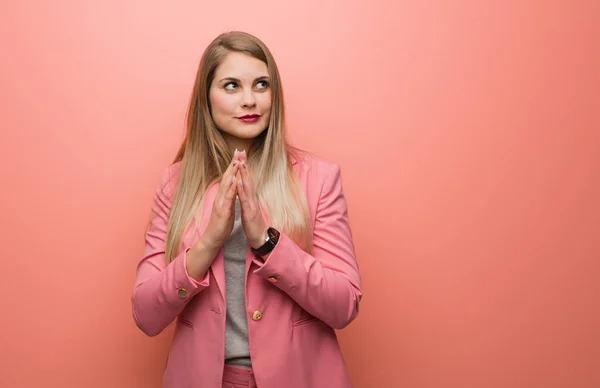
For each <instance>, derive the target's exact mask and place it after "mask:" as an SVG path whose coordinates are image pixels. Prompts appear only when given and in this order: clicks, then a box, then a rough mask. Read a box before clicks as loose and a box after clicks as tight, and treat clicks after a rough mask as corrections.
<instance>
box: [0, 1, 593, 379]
mask: <svg viewBox="0 0 600 388" xmlns="http://www.w3.org/2000/svg"><path fill="white" fill-rule="evenodd" d="M369 3H370V5H366V4H367V2H366V1H358V0H353V1H348V0H346V1H337V2H327V1H312V0H310V1H303V2H300V3H298V4H297V5H294V6H292V5H286V4H288V3H286V2H282V1H277V0H270V1H255V2H240V3H239V4H235V3H232V2H229V1H227V2H200V1H177V2H164V1H143V2H142V1H94V2H92V1H74V0H72V1H66V0H62V1H59V0H55V1H33V0H28V1H18V2H17V1H13V2H9V1H4V2H3V3H2V4H1V5H0V43H1V47H2V60H1V70H2V71H1V73H0V82H1V85H2V86H1V87H0V102H1V103H0V128H1V131H0V144H1V148H2V149H1V152H0V158H1V163H0V174H1V182H2V201H1V202H0V206H1V209H0V214H1V215H2V216H1V218H2V222H1V223H0V228H1V229H0V232H1V233H0V236H1V239H2V240H1V241H2V244H1V246H2V258H3V269H2V271H1V274H2V275H1V277H2V280H1V282H0V295H1V300H0V305H1V306H2V310H3V312H2V317H1V318H0V325H1V327H0V336H1V337H0V344H1V345H0V348H1V350H0V354H1V355H2V360H1V362H0V386H2V387H11V388H17V387H36V386H44V387H86V388H96V387H98V388H100V387H102V388H105V387H113V388H121V387H123V388H125V387H127V388H132V387H140V388H141V387H144V388H146V387H155V388H158V387H159V380H160V376H161V372H162V368H163V366H164V359H165V352H166V349H167V346H168V342H169V337H170V336H169V334H170V333H168V334H165V335H162V336H160V337H158V338H146V337H145V336H144V335H143V334H142V333H141V332H139V331H138V330H137V328H136V327H135V325H134V323H133V320H132V318H131V314H130V301H129V295H130V291H131V286H132V283H133V280H134V269H135V265H136V263H137V260H138V259H139V257H140V255H141V253H142V247H143V231H144V227H145V225H146V222H147V220H148V216H149V210H150V200H151V196H152V193H153V190H154V188H155V185H156V184H157V183H158V178H159V175H160V173H161V172H162V171H163V169H164V168H165V167H166V166H167V164H168V163H169V161H170V160H171V158H172V156H173V154H174V152H175V150H176V147H177V145H178V143H179V141H180V139H181V136H182V134H183V132H182V123H183V116H184V112H185V108H186V104H187V99H188V95H189V92H190V88H191V84H192V80H193V77H194V73H195V70H196V66H197V63H198V60H199V57H200V55H201V52H202V50H203V49H204V47H205V46H206V44H207V43H208V42H209V41H210V40H211V39H212V38H213V37H214V36H215V35H216V34H217V33H219V32H221V31H225V30H229V29H242V30H247V31H249V32H252V33H255V34H257V35H258V36H260V37H261V38H262V39H263V40H264V41H265V42H266V43H267V44H268V45H269V46H270V47H271V48H272V51H273V53H274V54H275V56H276V58H277V60H278V62H279V65H280V68H281V73H282V76H283V77H284V85H285V92H286V98H287V104H288V105H287V107H288V112H289V124H290V130H291V132H290V135H291V138H292V140H294V141H295V142H296V144H298V145H300V146H302V147H304V148H307V149H309V150H312V151H314V152H315V153H317V154H318V155H321V156H323V157H326V158H328V159H331V160H334V161H337V162H339V163H340V164H341V165H342V168H343V176H344V182H345V188H346V191H347V196H348V201H349V205H350V217H351V221H352V224H353V229H354V234H355V236H356V246H357V252H358V255H359V260H360V265H361V270H362V273H363V278H364V293H365V297H364V299H363V304H362V309H361V313H360V315H359V318H358V319H357V321H355V322H354V323H353V324H352V325H351V326H350V327H349V328H347V329H346V330H344V331H342V332H341V333H340V340H341V342H342V346H343V349H344V352H345V355H346V357H347V361H348V365H349V368H350V370H351V374H352V378H353V380H354V381H355V384H356V387H359V388H373V387H410V388H441V387H443V388H446V387H460V388H467V387H473V388H475V387H477V388H480V387H485V388H496V387H498V388H506V387H511V388H521V387H522V388H525V387H527V388H531V387H544V388H549V387H557V388H558V387H561V388H562V387H568V388H580V387H581V388H583V387H597V386H600V334H599V333H600V312H599V310H600V308H599V303H598V296H599V294H600V286H599V280H598V279H599V275H600V273H599V272H600V271H599V266H600V265H599V261H598V259H600V242H599V241H600V237H599V234H600V233H599V232H600V217H599V213H600V212H599V210H600V209H599V204H598V200H599V198H600V183H599V182H600V114H599V111H600V92H599V90H600V76H599V74H600V73H599V70H598V69H600V55H599V49H598V48H599V47H600V45H599V44H598V37H600V28H599V24H598V22H597V20H598V16H599V14H600V7H599V6H598V4H599V3H598V2H597V1H592V0H590V1H585V0H582V1H578V2H570V1H566V0H565V1H550V0H546V1H541V0H540V1H529V2H522V1H508V2H480V1H463V2H447V1H439V0H438V1H427V2H418V1H415V2H398V1H393V0H387V1H383V0H379V1H371V2H369ZM484 3H485V4H484ZM218 4H220V5H218Z"/></svg>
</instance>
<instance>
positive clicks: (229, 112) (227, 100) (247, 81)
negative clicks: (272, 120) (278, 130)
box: [208, 52, 271, 143]
mask: <svg viewBox="0 0 600 388" xmlns="http://www.w3.org/2000/svg"><path fill="white" fill-rule="evenodd" d="M208 94H209V96H208V97H209V100H210V105H211V114H212V118H213V120H214V121H215V124H216V125H217V127H218V128H219V129H220V130H221V131H222V134H223V137H224V138H225V140H226V141H227V142H228V143H229V141H228V140H232V141H233V143H237V142H239V141H240V140H241V141H242V142H243V141H244V140H246V141H247V140H251V139H254V138H256V137H257V136H258V135H259V134H260V133H261V132H263V131H264V130H265V129H266V128H267V125H268V124H269V117H270V115H271V87H270V79H269V72H268V69H267V65H266V64H265V63H264V62H262V61H261V60H259V59H256V58H254V57H251V56H249V55H247V54H242V53H236V52H232V53H229V54H228V55H227V56H226V57H225V60H224V61H223V62H222V63H221V64H220V65H219V66H218V67H217V69H216V71H215V77H214V79H213V81H212V84H211V85H210V89H209V93H208Z"/></svg>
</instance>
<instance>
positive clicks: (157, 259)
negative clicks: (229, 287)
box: [131, 169, 210, 336]
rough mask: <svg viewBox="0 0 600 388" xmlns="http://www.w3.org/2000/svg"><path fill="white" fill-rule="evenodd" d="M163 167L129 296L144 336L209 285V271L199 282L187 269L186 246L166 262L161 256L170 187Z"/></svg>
mask: <svg viewBox="0 0 600 388" xmlns="http://www.w3.org/2000/svg"><path fill="white" fill-rule="evenodd" d="M170 182H171V173H170V169H167V170H166V171H165V173H164V174H163V176H162V177H161V183H160V185H159V187H158V189H157V190H156V193H155V195H154V199H153V201H152V218H151V222H150V225H149V226H148V229H147V230H146V234H145V240H146V243H145V249H144V253H143V256H142V259H141V260H140V262H139V263H138V265H137V269H136V279H135V284H134V288H133V293H132V296H131V302H132V310H133V319H134V321H135V323H136V325H137V326H138V327H139V328H140V329H141V330H142V331H143V332H144V333H145V334H147V335H149V336H154V335H157V334H159V333H161V332H162V331H163V330H164V329H165V328H166V327H167V326H168V325H169V324H170V323H171V322H173V320H174V319H175V318H176V317H177V316H178V315H179V314H180V313H181V311H182V310H183V308H184V307H185V306H186V304H187V303H188V302H189V301H190V300H191V299H192V298H193V297H194V295H196V294H197V293H199V292H200V291H202V290H204V289H205V288H207V287H208V286H209V279H210V277H209V272H207V273H206V275H205V276H204V278H203V279H201V280H200V281H197V280H195V279H194V278H192V277H191V276H189V274H188V272H187V265H186V257H187V249H186V250H182V252H181V253H179V255H178V256H177V257H175V259H174V260H173V261H171V262H170V263H169V264H168V265H167V264H166V256H165V241H166V236H167V223H168V220H169V214H170V212H171V204H172V193H173V189H172V186H171V184H170Z"/></svg>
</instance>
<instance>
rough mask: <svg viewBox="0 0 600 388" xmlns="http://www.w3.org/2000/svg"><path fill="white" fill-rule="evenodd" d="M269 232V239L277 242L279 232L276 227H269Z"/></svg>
mask: <svg viewBox="0 0 600 388" xmlns="http://www.w3.org/2000/svg"><path fill="white" fill-rule="evenodd" d="M267 234H268V235H269V240H271V241H273V243H275V244H277V241H278V240H279V232H278V231H277V230H276V229H274V228H269V229H267Z"/></svg>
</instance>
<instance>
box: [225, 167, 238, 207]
mask: <svg viewBox="0 0 600 388" xmlns="http://www.w3.org/2000/svg"><path fill="white" fill-rule="evenodd" d="M237 168H238V167H237V166H236V167H234V172H235V169H237ZM238 182H239V179H237V177H236V174H233V176H232V177H231V179H230V180H229V181H225V184H224V186H226V187H227V191H226V192H225V201H226V202H227V203H226V205H231V204H232V203H233V202H234V199H235V194H236V190H237V189H236V186H237V184H238Z"/></svg>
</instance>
